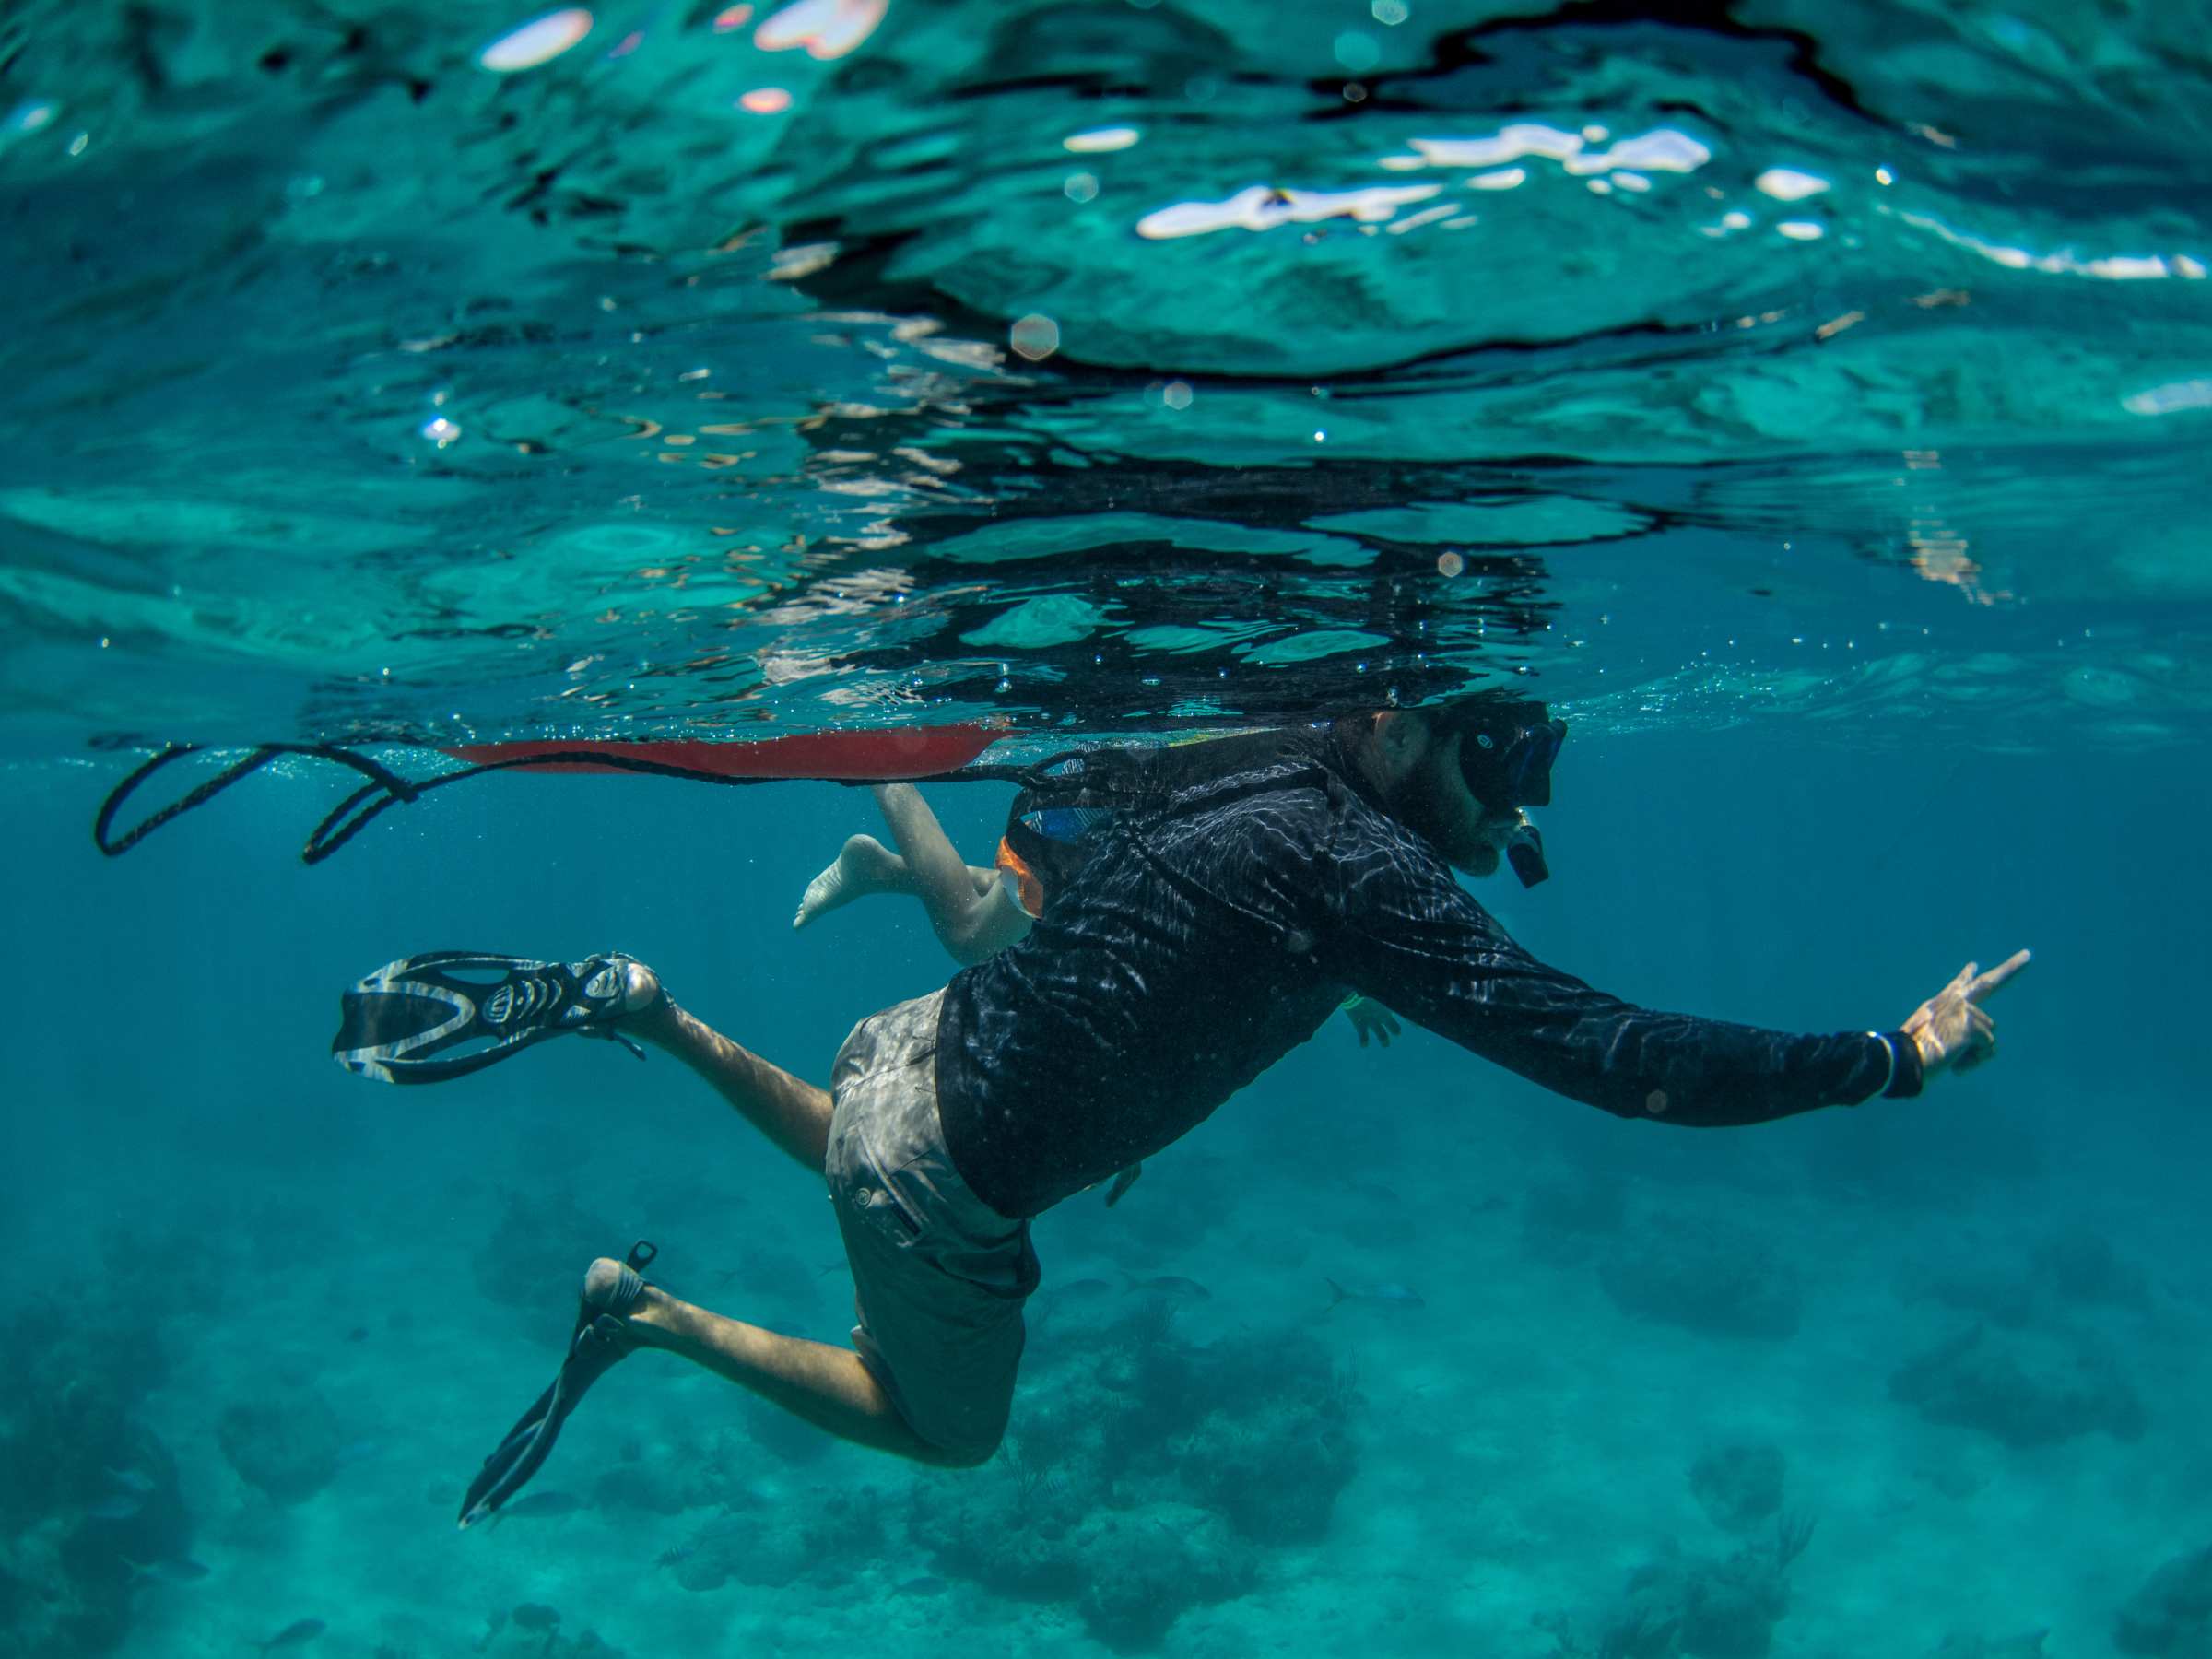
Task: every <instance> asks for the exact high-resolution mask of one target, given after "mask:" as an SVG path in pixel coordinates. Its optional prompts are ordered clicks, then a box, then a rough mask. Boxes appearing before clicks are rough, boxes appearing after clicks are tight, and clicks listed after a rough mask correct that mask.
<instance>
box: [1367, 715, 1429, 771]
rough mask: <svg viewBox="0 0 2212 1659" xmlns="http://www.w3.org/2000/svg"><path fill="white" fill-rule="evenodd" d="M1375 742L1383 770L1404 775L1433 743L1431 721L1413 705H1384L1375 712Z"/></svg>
mask: <svg viewBox="0 0 2212 1659" xmlns="http://www.w3.org/2000/svg"><path fill="white" fill-rule="evenodd" d="M1374 743H1375V753H1376V755H1377V756H1378V757H1379V758H1380V759H1381V760H1382V767H1383V770H1384V771H1386V772H1387V773H1389V774H1390V776H1392V777H1394V778H1396V777H1402V776H1404V775H1405V773H1406V770H1407V769H1408V768H1410V767H1411V766H1412V765H1413V763H1414V762H1415V761H1417V760H1418V759H1420V757H1421V753H1422V751H1423V750H1424V749H1426V748H1427V747H1429V724H1428V722H1427V721H1425V720H1423V719H1422V718H1421V717H1420V716H1419V715H1418V714H1417V713H1415V712H1413V711H1412V710H1410V709H1384V710H1383V711H1382V712H1381V713H1379V714H1377V715H1376V716H1375V727H1374Z"/></svg>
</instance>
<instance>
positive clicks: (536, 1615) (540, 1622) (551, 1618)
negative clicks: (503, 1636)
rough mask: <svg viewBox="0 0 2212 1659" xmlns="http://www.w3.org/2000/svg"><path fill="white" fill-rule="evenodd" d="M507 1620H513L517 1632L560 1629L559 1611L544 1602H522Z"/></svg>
mask: <svg viewBox="0 0 2212 1659" xmlns="http://www.w3.org/2000/svg"><path fill="white" fill-rule="evenodd" d="M508 1618H512V1619H513V1620H514V1627H515V1629H516V1630H559V1629H560V1609H559V1607H548V1606H546V1604H545V1603H544V1602H524V1603H523V1604H522V1606H519V1607H517V1608H515V1610H514V1611H513V1612H512V1613H510V1614H509V1615H508Z"/></svg>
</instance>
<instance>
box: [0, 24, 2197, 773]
mask: <svg viewBox="0 0 2212 1659" xmlns="http://www.w3.org/2000/svg"><path fill="white" fill-rule="evenodd" d="M2206 24H2207V14H2206V8H2205V7H2204V6H2201V5H2194V4H2192V5H2164V4H2161V5H2155V6H2154V5H2148V4H2143V5H2135V6H2128V5H2117V6H2068V5H2056V4H2052V5H2042V6H2011V7H1998V6H1980V5H1967V6H1956V5H1947V6H1934V5H1919V4H1901V3H1900V4H1890V5H1881V6H1848V7H1837V6H1814V5H1811V4H1807V3H1804V0H1745V3H1743V4H1739V5H1735V6H1694V5H1693V6H1660V7H1654V8H1652V9H1651V11H1650V13H1649V15H1643V14H1641V12H1640V9H1639V8H1637V7H1634V6H1619V5H1614V4H1610V3H1609V0H1600V3H1597V4H1581V5H1567V6H1559V7H1558V8H1556V9H1553V10H1549V11H1547V10H1544V9H1542V8H1540V7H1538V6H1522V7H1518V8H1516V7H1513V6H1482V5H1455V4H1444V3H1441V0H1418V3H1415V4H1407V3H1405V0H1377V3H1376V4H1375V5H1374V6H1371V7H1365V6H1351V5H1326V6H1323V5H1299V6H1288V7H1283V6H1272V5H1268V6H1263V5H1240V4H1226V3H1225V4H1219V5H1212V6H1179V5H1175V4H1171V3H1162V4H1155V5H1131V4H1126V3H1124V0H1099V3H1097V4H1062V5H1008V4H992V5H971V6H951V5H924V4H917V3H914V0H892V3H891V4H889V5H888V6H887V5H886V4H884V3H883V0H803V3H802V4H797V5H793V6H788V7H784V8H782V9H778V8H775V7H772V6H764V7H759V8H757V9H756V8H752V7H747V6H731V7H728V8H726V9H718V8H716V7H714V6H710V5H704V4H700V5H692V6H683V5H677V4H674V3H673V0H661V3H658V4H634V5H615V6H606V7H604V8H597V9H595V10H593V11H590V12H585V11H582V10H581V9H578V10H571V11H568V12H559V13H555V14H551V15H549V16H548V17H547V18H541V19H539V20H538V21H537V22H536V23H535V24H534V25H533V24H532V21H531V19H530V18H529V17H528V16H527V15H523V14H518V13H516V12H515V11H513V10H512V9H503V8H500V7H498V6H488V5H482V4H462V5H453V4H447V5H439V6H406V5H393V4H384V5H368V4H363V3H361V0H344V3H340V4H324V5H318V6H262V5H252V4H245V3H242V0H224V3H223V4H221V5H214V4H206V5H201V6H178V5H171V4H159V5H144V6H109V5H96V6H79V5H63V4H58V3H53V4H47V3H42V0H31V3H29V4H19V5H17V6H11V7H10V8H9V9H8V11H7V13H6V17H5V18H4V19H0V106H4V107H0V213H5V215H6V226H7V241H8V247H9V250H10V257H9V258H8V259H7V260H6V263H5V265H4V266H0V301H4V303H5V304H6V308H7V311H8V312H9V315H10V325H9V327H8V328H7V329H6V331H5V333H4V334H0V440H4V441H0V606H5V610H0V624H4V625H5V627H6V633H7V637H8V641H9V648H8V650H7V652H6V656H5V659H4V662H0V696H4V697H5V699H6V724H7V726H8V728H9V732H8V739H7V740H8V741H9V742H10V744H11V745H12V747H15V748H16V749H18V751H21V750H23V749H25V748H29V749H32V750H42V751H46V752H52V751H53V750H54V749H56V748H57V747H58V748H63V749H67V748H73V747H77V746H79V745H81V743H82V742H83V741H85V740H86V739H88V738H98V737H106V736H115V735H160V736H189V737H196V738H202V739H228V740H233V741H235V740H238V739H241V738H246V737H301V736H337V735H356V736H359V735H384V734H396V735H417V736H435V737H439V738H443V739H447V740H451V739H452V738H453V737H454V736H456V735H471V736H477V737H498V736H509V735H546V734H558V735H635V734H637V733H639V732H641V731H652V732H654V733H659V734H669V733H677V734H682V735H724V734H729V735H759V732H758V730H757V729H756V728H757V727H758V726H759V724H760V723H764V722H774V723H776V724H777V728H778V729H782V730H790V729H800V728H811V727H817V726H821V725H828V724H852V723H864V724H881V723H890V722H905V721H911V720H913V719H917V718H927V719H930V720H933V721H934V720H940V719H947V718H953V717H963V718H964V717H971V716H995V717H1003V718H1005V719H1006V720H1008V721H1011V722H1012V723H1014V724H1016V725H1017V726H1019V727H1024V728H1028V727H1043V726H1052V727H1061V726H1074V727H1079V728H1083V729H1111V728H1115V727H1123V726H1128V725H1131V724H1147V725H1185V724H1206V723H1207V722H1210V721H1218V720H1221V719H1226V718H1233V717H1240V716H1250V715H1258V714H1267V715H1275V714H1284V713H1295V712H1312V711H1314V710H1316V709H1322V708H1332V707H1343V706H1347V705H1357V704H1359V703H1363V702H1372V701H1379V700H1382V699H1384V698H1386V697H1394V698H1397V699H1400V700H1418V699H1421V698H1424V697H1427V696H1430V695H1433V694H1436V693H1438V692H1441V691H1445V690H1449V689H1452V688H1456V687H1459V686H1461V685H1464V684H1467V683H1472V682H1481V683H1495V682H1496V681H1498V680H1499V679H1500V678H1502V677H1515V676H1524V677H1537V678H1538V679H1539V681H1540V684H1541V688H1542V690H1543V691H1544V693H1545V694H1546V695H1547V696H1549V697H1551V698H1552V699H1553V700H1558V701H1561V702H1564V703H1567V704H1569V705H1571V707H1572V708H1573V709H1574V710H1575V711H1576V712H1578V713H1580V714H1582V715H1583V717H1585V718H1589V719H1595V720H1598V721H1600V722H1604V723H1609V724H1613V725H1614V726H1616V727H1625V726H1629V725H1632V724H1639V723H1647V722H1650V721H1653V720H1659V721H1688V720H1695V721H1700V722H1710V721H1716V720H1730V719H1736V718H1741V717H1744V716H1747V715H1752V714H1756V713H1761V712H1788V713H1791V714H1794V715H1802V716H1808V717H1814V718H1821V719H1832V718H1836V717H1843V716H1848V717H1849V720H1848V722H1847V724H1849V726H1850V728H1851V735H1852V737H1853V740H1864V741H1869V742H1884V741H1888V740H1891V739H1892V738H1894V737H1896V736H1897V735H1900V733H1903V732H1907V731H1912V732H1918V731H1924V730H1925V729H1926V728H1927V727H1928V725H1929V724H1930V723H1936V724H1939V725H1940V726H1941V727H1942V728H1943V729H1946V730H1950V731H1954V732H1967V731H1971V733H1972V734H1973V735H1974V736H1975V738H1976V739H1977V741H1980V742H1984V743H1988V744H1991V745H1994V746H2002V747H2019V746H2036V745H2040V744H2043V743H2046V742H2049V741H2051V740H2052V739H2053V735H2055V734H2057V733H2061V732H2072V733H2075V734H2079V735H2093V736H2094V739H2095V740H2096V741H2098V742H2100V743H2103V742H2112V741H2118V742H2124V743H2126V744H2130V745H2155V744H2158V743H2160V742H2162V741H2166V740H2170V739H2171V738H2173V737H2175V736H2177V735H2183V734H2184V733H2186V732H2187V731H2188V730H2189V729H2190V728H2191V726H2192V724H2194V723H2197V722H2200V721H2201V720H2202V718H2203V714H2204V712H2205V710H2206V706H2207V703H2212V671H2208V670H2207V669H2206V666H2205V644H2206V638H2205V636H2206V618H2207V615H2208V614H2212V605H2208V601H2212V552H2208V551H2207V529H2206V525H2207V515H2206V511H2205V508H2204V506H2203V496H2204V487H2205V484H2206V434H2207V432H2208V431H2212V284H2208V283H2207V281H2206V267H2207V263H2208V262H2212V226H2207V223H2206V206H2205V205H2206V202H2207V201H2212V161H2207V159H2206V143H2207V136H2208V135H2212V116H2207V113H2206V112H2207V111H2208V110H2212V97H2208V96H2207V91H2208V88H2207V79H2208V78H2212V75H2208V71H2212V64H2208V63H2207V60H2206V56H2205V50H2204V46H2203V41H2204V40H2205V39H2206V32H2205V31H2206ZM525 26H528V27H525Z"/></svg>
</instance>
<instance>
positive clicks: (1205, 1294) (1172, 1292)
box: [1123, 1273, 1214, 1301]
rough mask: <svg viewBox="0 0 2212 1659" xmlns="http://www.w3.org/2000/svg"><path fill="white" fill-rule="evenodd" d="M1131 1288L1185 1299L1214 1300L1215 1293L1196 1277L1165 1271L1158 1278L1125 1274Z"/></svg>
mask: <svg viewBox="0 0 2212 1659" xmlns="http://www.w3.org/2000/svg"><path fill="white" fill-rule="evenodd" d="M1123 1277H1125V1278H1127V1279H1128V1280H1129V1288H1130V1289H1131V1290H1133V1291H1135V1290H1142V1291H1145V1292H1147V1294H1149V1295H1152V1296H1173V1297H1180V1298H1182V1300H1185V1301H1212V1300H1214V1293H1213V1292H1212V1291H1211V1290H1208V1289H1207V1288H1206V1287H1205V1286H1204V1285H1202V1284H1200V1283H1199V1282H1198V1281H1197V1280H1196V1279H1188V1278H1184V1277H1182V1275H1181V1274H1180V1273H1163V1274H1161V1275H1160V1276H1159V1277H1158V1278H1147V1279H1140V1278H1138V1277H1135V1275H1134V1274H1124V1276H1123Z"/></svg>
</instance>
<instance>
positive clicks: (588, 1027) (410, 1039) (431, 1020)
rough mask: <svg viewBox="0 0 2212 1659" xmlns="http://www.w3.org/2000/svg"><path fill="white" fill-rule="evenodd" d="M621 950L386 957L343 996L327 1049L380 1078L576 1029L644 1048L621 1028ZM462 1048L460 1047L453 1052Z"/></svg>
mask: <svg viewBox="0 0 2212 1659" xmlns="http://www.w3.org/2000/svg"><path fill="white" fill-rule="evenodd" d="M632 960H633V959H632V958H630V957H627V956H624V955H622V954H620V953H619V952H614V953H610V954H608V955H606V956H595V957H587V958H585V959H583V960H582V961H581V962H534V961H530V960H528V959H524V958H522V957H512V956H498V955H494V954H493V953H491V952H489V951H481V950H433V951H430V952H429V953H428V954H427V955H423V956H414V957H406V958H405V959H401V960H399V961H396V962H387V963H386V964H385V965H384V966H383V967H382V968H379V969H378V970H377V971H375V972H374V973H371V974H370V975H369V976H368V977H367V978H365V979H362V980H360V981H359V982H356V983H355V984H354V985H353V986H352V987H351V988H350V989H349V990H347V991H346V992H345V993H344V994H341V996H340V997H339V999H338V1001H339V1018H338V1034H337V1035H336V1036H335V1037H334V1038H332V1039H331V1042H330V1053H331V1058H333V1059H334V1060H335V1061H336V1062H337V1063H338V1064H339V1065H342V1066H344V1067H345V1068H346V1069H347V1071H349V1072H358V1073H359V1074H360V1075H361V1076H362V1077H374V1078H376V1079H377V1080H378V1081H379V1082H382V1083H441V1082H443V1081H444V1080H445V1079H446V1078H448V1077H462V1076H464V1075H465V1074H466V1073H469V1072H473V1071H478V1070H481V1069H482V1068H483V1067H485V1066H487V1065H491V1064H492V1063H493V1062H494V1061H497V1060H504V1059H505V1058H506V1057H507V1056H508V1055H510V1054H512V1053H518V1052H519V1051H521V1050H523V1049H526V1048H528V1047H529V1046H530V1045H531V1044H533V1043H535V1042H543V1041H545V1040H546V1039H547V1038H548V1037H559V1036H560V1035H562V1034H563V1033H565V1032H569V1031H574V1032H576V1033H578V1034H579V1035H582V1036H587V1037H604V1038H607V1039H610V1040H611V1041H616V1042H619V1043H620V1044H622V1046H623V1047H625V1048H627V1049H628V1050H629V1052H630V1053H633V1054H635V1055H637V1056H638V1058H639V1059H641V1060H642V1059H643V1058H644V1057H645V1051H644V1050H643V1049H641V1048H640V1047H639V1046H638V1045H637V1044H636V1043H634V1042H632V1041H630V1040H629V1038H627V1037H625V1036H623V1035H622V1034H621V1033H620V1032H619V1031H618V1030H615V1021H616V1020H618V1019H619V1018H622V1016H623V1015H624V1014H625V1013H626V1012H628V1011H629V1010H628V1009H627V1008H626V1006H625V1005H624V1001H623V998H624V995H625V994H626V993H627V992H628V990H629V975H628V974H627V973H626V972H625V970H626V969H627V968H629V965H630V963H631V962H632ZM453 1051H462V1052H458V1053H456V1052H453Z"/></svg>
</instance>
